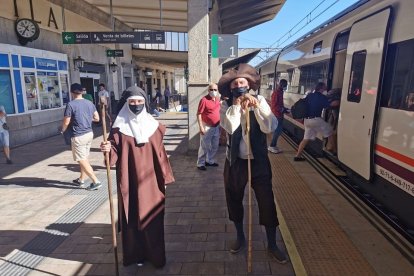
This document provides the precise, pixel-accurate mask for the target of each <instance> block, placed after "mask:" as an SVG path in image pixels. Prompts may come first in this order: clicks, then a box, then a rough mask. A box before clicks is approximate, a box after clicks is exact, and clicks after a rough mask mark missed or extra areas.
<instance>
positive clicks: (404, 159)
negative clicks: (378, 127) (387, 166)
mask: <svg viewBox="0 0 414 276" xmlns="http://www.w3.org/2000/svg"><path fill="white" fill-rule="evenodd" d="M375 150H377V151H379V152H381V153H383V154H386V155H388V156H390V157H392V158H394V159H397V160H398V161H401V162H403V163H405V164H407V165H410V166H412V167H414V159H413V158H411V157H408V156H405V155H403V154H401V153H398V152H396V151H393V150H391V149H388V148H386V147H383V146H380V145H378V144H376V145H375Z"/></svg>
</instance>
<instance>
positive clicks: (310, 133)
mask: <svg viewBox="0 0 414 276" xmlns="http://www.w3.org/2000/svg"><path fill="white" fill-rule="evenodd" d="M304 125H305V134H304V136H303V139H305V140H315V138H316V135H317V134H318V133H321V134H322V136H323V137H324V138H326V137H329V136H331V135H332V127H331V125H330V124H328V123H327V122H325V121H324V120H323V119H322V118H321V117H316V118H312V119H305V121H304Z"/></svg>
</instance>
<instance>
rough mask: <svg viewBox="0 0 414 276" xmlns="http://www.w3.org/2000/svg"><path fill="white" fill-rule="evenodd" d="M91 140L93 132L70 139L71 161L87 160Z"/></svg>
mask: <svg viewBox="0 0 414 276" xmlns="http://www.w3.org/2000/svg"><path fill="white" fill-rule="evenodd" d="M92 140H93V132H88V133H85V134H83V135H81V136H75V137H72V138H71V143H72V154H73V160H75V161H76V162H78V161H80V160H87V159H88V156H89V151H90V149H91V145H92Z"/></svg>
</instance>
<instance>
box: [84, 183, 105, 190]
mask: <svg viewBox="0 0 414 276" xmlns="http://www.w3.org/2000/svg"><path fill="white" fill-rule="evenodd" d="M100 187H102V183H101V182H98V183H91V185H89V187H87V188H86V190H88V191H95V190H98V189H99V188H100Z"/></svg>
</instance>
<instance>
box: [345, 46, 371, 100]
mask: <svg viewBox="0 0 414 276" xmlns="http://www.w3.org/2000/svg"><path fill="white" fill-rule="evenodd" d="M366 58H367V51H365V50H364V51H359V52H355V53H354V54H353V55H352V64H351V76H350V78H349V88H348V101H349V102H356V103H359V102H360V101H361V95H362V84H363V80H364V70H365V60H366Z"/></svg>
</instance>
